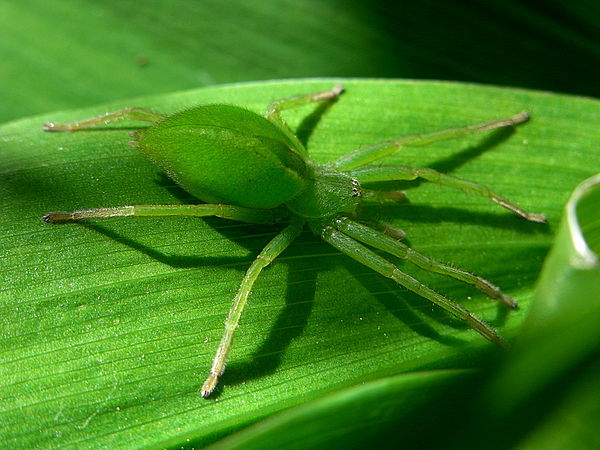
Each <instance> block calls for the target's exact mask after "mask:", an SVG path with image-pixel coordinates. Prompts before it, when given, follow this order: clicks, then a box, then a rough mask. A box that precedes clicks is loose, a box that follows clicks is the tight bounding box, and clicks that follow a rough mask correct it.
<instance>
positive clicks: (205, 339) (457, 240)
mask: <svg viewBox="0 0 600 450" xmlns="http://www.w3.org/2000/svg"><path fill="white" fill-rule="evenodd" d="M335 81H336V82H337V81H338V80H335ZM333 82H334V81H331V80H298V81H291V82H269V83H257V84H245V85H230V86H222V87H215V88H205V89H198V90H194V91H187V92H179V93H173V94H168V95H163V96H158V97H147V98H141V99H136V100H130V101H122V102H118V103H113V104H110V105H105V106H101V107H94V108H87V109H84V110H78V111H68V112H56V113H53V114H48V115H45V116H39V117H34V118H30V119H25V120H21V121H17V122H13V123H10V124H7V125H4V126H2V127H1V128H0V146H1V150H0V155H1V158H2V165H1V167H2V172H3V173H2V177H0V192H2V198H3V214H2V218H1V219H0V221H1V225H2V229H3V230H5V231H4V235H3V239H2V240H0V256H1V258H2V264H1V266H0V274H1V277H2V288H1V291H0V308H2V314H1V316H0V317H2V319H1V320H2V325H1V328H0V330H1V331H0V352H1V355H2V356H1V359H0V384H1V385H2V388H1V397H0V398H1V400H0V423H2V424H3V427H2V428H1V429H0V439H1V440H2V441H3V442H6V443H8V444H9V445H13V446H14V445H16V444H19V445H22V446H24V445H35V446H62V445H76V446H85V445H87V446H94V447H114V446H133V445H135V446H149V445H159V444H160V443H161V442H168V443H170V444H172V445H175V443H178V444H184V443H185V441H186V439H189V440H190V441H191V442H194V443H195V444H196V445H201V444H205V443H209V442H213V441H215V440H217V439H218V438H219V437H222V436H224V435H226V434H229V433H231V432H232V431H235V430H238V429H240V428H242V427H244V426H245V425H247V424H249V423H252V422H255V421H257V420H258V419H260V418H263V417H266V416H268V415H270V414H272V413H274V412H276V411H281V410H283V409H286V408H289V407H292V406H295V405H299V404H301V403H305V402H308V401H310V400H312V399H316V398H319V397H322V396H324V395H326V394H327V393H330V392H335V391H337V390H338V389H341V388H344V387H350V386H355V385H357V384H359V383H362V382H365V381H369V380H377V379H380V378H381V377H384V376H387V375H392V374H401V373H407V372H412V371H415V370H418V369H423V368H429V369H431V368H445V369H457V368H458V369H462V368H468V367H480V366H482V364H483V363H484V361H485V360H486V359H487V358H489V357H493V356H494V355H495V353H490V352H492V351H493V349H491V346H490V344H488V343H487V342H486V341H484V340H483V339H482V338H481V337H480V336H479V335H477V334H476V333H474V332H472V331H470V330H468V329H466V328H465V327H464V326H463V324H462V323H457V321H455V320H453V319H450V318H448V317H447V316H446V315H445V314H444V313H442V312H439V311H438V310H437V309H435V308H434V307H433V306H432V305H431V304H429V303H428V302H426V301H424V300H423V299H422V298H420V297H418V296H416V295H413V294H411V293H408V292H406V291H404V290H402V289H400V288H398V287H397V286H396V285H395V284H393V283H391V282H388V281H387V280H385V279H383V278H382V277H380V276H378V275H377V274H375V273H372V272H371V271H369V270H368V269H366V268H364V267H362V266H360V265H358V264H355V263H353V262H351V261H349V260H348V258H345V257H343V256H342V255H339V254H338V253H336V252H335V251H334V250H333V249H332V248H331V247H329V246H327V245H326V244H324V243H323V242H321V241H319V239H318V238H316V237H315V236H312V235H311V234H310V233H308V232H306V233H304V234H303V235H302V236H301V237H300V239H299V240H298V242H297V243H296V244H295V245H294V246H293V247H291V248H290V249H288V250H287V251H286V252H285V253H284V254H283V255H282V257H280V258H279V259H278V260H277V261H276V263H275V264H273V265H272V266H271V267H270V268H269V269H268V270H266V271H265V272H264V273H263V275H262V276H261V278H260V279H259V281H258V283H257V284H256V286H255V289H254V290H253V293H252V296H251V298H250V303H249V306H248V310H247V311H246V313H245V315H244V317H243V319H242V325H241V327H240V328H239V330H238V332H237V335H236V340H235V346H234V349H233V352H232V354H231V361H230V364H229V366H228V371H227V373H226V375H225V376H224V378H223V382H222V390H221V391H220V392H219V395H218V396H217V397H216V398H215V399H213V400H209V401H205V400H203V399H201V398H200V396H199V394H198V388H199V386H200V384H201V382H202V379H203V377H204V376H205V374H206V371H207V370H208V368H209V366H210V362H211V359H212V356H213V352H214V351H215V348H216V345H217V343H218V340H219V338H220V334H221V331H222V326H223V319H224V317H225V314H226V312H227V310H228V307H229V304H230V301H231V298H232V296H233V293H234V292H235V290H236V288H237V285H238V283H239V282H240V280H241V277H242V274H243V271H244V270H245V269H246V268H247V267H248V264H249V263H250V261H252V259H253V258H254V257H255V256H256V254H257V253H258V252H259V251H260V249H261V247H262V246H264V245H265V244H266V242H267V241H268V240H269V239H270V237H271V236H273V235H274V233H275V232H276V229H273V228H270V227H260V226H251V225H247V224H239V223H235V222H227V221H222V220H218V219H214V220H206V221H203V220H200V219H194V218H168V219H167V218H165V219H156V220H144V219H138V220H133V219H119V220H110V221H103V222H100V221H98V222H90V223H87V224H66V225H51V224H45V223H43V222H41V220H40V217H41V216H42V215H43V214H44V213H46V212H48V211H51V210H72V209H80V208H90V207H100V206H106V207H108V206H121V205H126V204H136V203H137V204H140V203H149V204H152V203H154V204H169V203H186V202H192V201H194V199H191V198H190V197H189V196H188V195H187V194H186V193H185V192H183V191H182V190H181V189H179V188H178V187H177V186H175V185H174V184H173V183H172V182H171V181H169V180H168V179H166V178H165V177H164V176H161V175H160V174H158V172H157V170H156V169H155V168H154V167H153V166H152V165H151V164H150V163H149V162H147V161H146V160H144V159H143V158H142V157H141V156H140V155H138V154H137V153H136V152H135V150H134V149H132V148H130V147H128V146H127V145H126V142H127V140H128V132H129V131H130V130H131V128H130V126H129V125H128V124H123V125H118V124H117V125H115V126H110V127H108V128H110V131H105V130H101V129H95V130H90V131H85V132H78V133H44V132H42V131H41V125H42V124H43V123H44V122H48V121H69V120H74V119H80V118H83V117H87V116H91V115H94V114H98V113H101V112H105V111H107V110H111V109H116V108H119V107H124V106H141V107H151V108H153V109H156V110H159V111H164V112H174V111H177V110H180V109H182V108H185V107H188V106H191V105H195V104H199V103H211V102H224V103H232V104H238V105H243V106H246V107H248V108H250V109H252V110H255V111H257V112H259V111H263V110H264V108H265V106H266V104H267V103H269V102H270V101H271V100H273V99H277V98H281V97H285V96H288V95H291V94H297V93H304V92H311V91H315V90H318V89H323V88H327V87H330V86H331V85H332V84H333ZM344 84H345V85H346V87H347V92H346V93H345V94H344V95H343V96H342V98H340V100H339V101H338V102H336V103H335V104H333V105H331V107H329V108H325V109H323V108H315V107H303V108H301V109H299V110H298V111H290V112H289V113H287V112H286V117H287V118H289V121H290V124H291V125H292V127H293V128H294V129H297V130H298V135H299V137H300V138H301V139H302V140H305V141H308V148H309V150H310V151H311V154H312V155H313V157H314V159H315V160H317V161H318V162H325V161H330V160H332V159H333V158H335V157H336V156H339V155H341V154H344V153H346V152H348V151H350V150H352V149H354V148H357V147H359V146H361V145H368V144H372V143H375V142H379V141H382V140H386V139H391V138H393V137H396V136H399V135H402V134H407V133H415V132H422V131H432V130H436V129H440V128H445V127H450V126H459V125H465V124H469V123H475V122H478V121H483V120H489V119H494V118H500V117H505V116H507V115H511V114H514V113H516V112H519V111H521V110H524V109H527V110H529V111H530V112H531V114H532V120H531V121H530V122H529V123H527V124H524V125H522V126H519V127H518V128H517V129H515V130H514V131H511V130H504V131H498V132H495V133H491V134H487V135H481V136H473V137H470V138H465V139H460V140H456V141H450V142H445V143H438V144H435V145H431V146H428V147H424V148H413V149H406V150H403V151H402V152H399V153H398V154H397V155H395V156H394V157H392V158H390V159H389V162H390V163H399V164H404V165H412V166H428V167H433V168H436V169H439V170H442V171H444V172H448V173H452V174H453V175H457V176H460V177H463V178H467V179H471V180H476V181H479V182H481V183H483V184H485V185H488V186H490V187H492V188H493V189H495V190H497V191H498V192H500V193H501V194H503V195H505V196H507V197H508V198H510V199H512V200H514V201H516V202H517V203H519V204H521V205H522V206H523V207H525V208H527V209H529V210H535V211H536V212H544V213H546V214H547V215H548V217H549V221H550V225H549V226H543V225H539V224H533V223H527V222H524V221H523V220H521V219H519V218H518V217H514V216H512V215H510V214H509V213H507V212H506V211H504V210H502V209H500V208H498V207H497V206H496V205H493V204H490V203H489V202H487V201H486V200H485V199H482V198H478V197H473V196H469V195H466V194H464V193H462V192H455V191H452V190H450V189H445V188H442V187H439V186H434V185H432V184H429V183H413V184H402V185H400V187H402V188H406V189H407V191H408V195H409V198H410V202H407V203H401V204H398V205H387V206H385V207H384V206H381V207H375V208H371V209H370V210H369V211H367V213H368V214H369V216H370V217H374V218H379V219H382V220H385V221H388V222H390V223H392V224H393V225H396V226H398V227H401V228H403V229H405V230H406V231H407V233H408V242H409V243H410V244H411V245H412V246H413V247H414V248H416V249H418V250H420V251H422V252H424V253H425V254H427V255H429V256H432V257H435V258H437V259H440V260H443V261H445V262H450V263H452V264H453V265H456V266H457V267H461V268H464V269H467V270H471V271H474V272H476V273H478V274H480V275H482V276H484V277H486V278H488V279H490V280H492V281H493V282H496V283H497V284H499V285H500V286H501V287H503V289H504V290H505V291H507V292H508V293H509V294H511V295H513V296H514V297H516V298H517V299H518V300H519V301H520V304H521V309H520V310H518V311H515V312H511V313H510V314H507V313H506V311H505V310H504V309H503V308H501V307H498V306H497V305H496V304H494V303H493V302H492V301H490V300H488V299H486V298H483V296H482V295H480V294H479V293H478V292H475V291H473V290H472V289H471V288H470V287H469V286H464V285H461V284H460V283H457V282H455V281H453V280H448V279H445V278H443V277H439V276H434V275H432V274H429V273H423V272H420V271H418V270H417V269H415V268H413V267H410V266H408V265H407V264H404V263H402V262H399V265H400V267H401V268H402V269H403V270H406V271H407V272H410V273H412V274H414V275H415V276H418V277H419V278H420V279H421V280H423V281H424V282H426V283H427V284H428V285H430V286H432V287H433V288H434V289H436V290H439V291H440V292H442V293H444V294H446V295H448V296H449V297H450V298H453V299H456V300H458V301H460V302H461V303H462V304H463V305H464V306H465V307H467V308H469V309H470V310H472V311H473V312H474V313H476V314H478V315H480V316H482V317H483V318H485V319H486V320H488V321H490V322H491V323H492V324H494V325H495V326H497V327H499V328H501V330H502V333H503V334H504V335H505V336H507V337H511V336H514V335H515V334H517V333H518V330H519V328H520V325H521V323H522V322H523V319H524V317H525V316H526V313H527V310H528V306H529V300H530V299H531V297H532V295H533V286H534V283H535V280H536V278H537V274H538V272H539V270H540V267H541V263H542V260H543V258H544V255H545V253H546V251H547V250H548V248H549V247H550V244H551V239H552V233H553V229H554V227H556V226H557V224H558V221H559V217H560V214H561V210H562V205H563V203H564V202H565V201H566V200H567V198H568V196H569V193H570V191H571V190H572V189H573V188H574V187H575V186H576V185H577V184H578V183H579V182H580V181H581V180H583V179H585V178H586V177H588V176H590V175H592V174H593V173H594V172H596V171H597V170H598V167H597V164H596V163H595V162H596V161H598V160H599V158H598V156H599V154H598V153H599V152H600V150H598V148H597V146H596V145H595V143H596V142H597V141H598V138H599V137H600V136H599V135H600V126H599V125H600V123H599V122H600V114H599V103H598V102H597V101H594V100H590V99H585V98H576V97H569V96H562V95H553V94H547V93H539V92H529V91H523V90H514V89H502V88H494V87H484V86H477V85H469V84H453V83H442V82H414V81H376V80H371V81H359V80H345V81H344ZM315 111H316V112H315ZM131 125H134V124H131ZM232 163H234V164H241V163H242V162H238V161H234V162H232ZM411 186H412V187H411Z"/></svg>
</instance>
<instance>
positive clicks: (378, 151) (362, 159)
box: [332, 111, 529, 170]
mask: <svg viewBox="0 0 600 450" xmlns="http://www.w3.org/2000/svg"><path fill="white" fill-rule="evenodd" d="M527 119H529V114H527V112H525V111H523V112H521V113H519V114H515V115H514V116H512V117H508V118H506V119H499V120H492V121H490V122H482V123H478V124H475V125H469V126H466V127H461V128H448V129H446V130H440V131H434V132H432V133H423V134H409V135H406V136H401V137H399V138H397V139H394V140H391V141H386V142H380V143H378V144H374V145H370V146H368V147H363V148H359V149H357V150H354V151H353V152H350V153H347V154H345V155H344V156H342V157H341V158H338V159H336V160H335V161H334V162H333V163H332V166H333V167H335V168H336V169H339V170H348V169H354V168H356V167H360V166H364V165H365V164H369V163H371V162H373V161H375V160H377V159H380V158H384V157H386V156H389V155H391V154H393V153H395V152H397V151H398V150H400V149H401V148H402V147H419V146H423V145H427V144H431V143H432V142H437V141H443V140H447V139H454V138H458V137H461V136H468V135H470V134H476V133H483V132H485V131H489V130H494V129H496V128H502V127H509V126H513V125H517V124H519V123H522V122H525V121H526V120H527Z"/></svg>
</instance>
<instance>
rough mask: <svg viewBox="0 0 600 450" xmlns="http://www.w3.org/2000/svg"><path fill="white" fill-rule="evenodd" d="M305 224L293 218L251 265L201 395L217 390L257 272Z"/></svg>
mask: <svg viewBox="0 0 600 450" xmlns="http://www.w3.org/2000/svg"><path fill="white" fill-rule="evenodd" d="M303 226H304V221H303V220H300V219H294V221H293V222H292V223H291V224H290V225H289V226H288V227H286V228H285V229H283V230H282V231H281V232H280V233H279V234H278V235H277V236H275V237H274V238H273V239H272V240H271V241H270V242H269V243H268V244H267V245H266V247H265V248H264V249H263V250H262V251H261V252H260V254H259V255H258V256H257V257H256V259H255V260H254V262H253V263H252V265H250V267H249V268H248V271H247V272H246V274H245V275H244V279H243V280H242V283H241V284H240V287H239V289H238V292H237V294H236V296H235V298H234V299H233V303H232V305H231V309H230V310H229V314H228V315H227V319H225V332H224V333H223V337H222V338H221V343H220V344H219V348H218V349H217V353H216V355H215V359H214V360H213V364H212V367H211V369H210V375H209V376H208V378H207V379H206V381H205V382H204V384H203V385H202V389H201V391H200V393H201V394H202V397H204V398H207V397H208V396H209V395H210V394H211V393H212V392H213V391H214V390H215V388H216V387H217V383H218V381H219V377H220V376H221V375H223V372H224V371H225V363H226V362H227V356H228V355H229V351H230V350H231V343H232V341H233V333H234V331H235V329H236V328H237V327H238V324H239V322H240V318H241V317H242V313H243V312H244V308H245V306H246V302H247V300H248V295H250V291H251V290H252V286H253V285H254V282H255V281H256V279H257V278H258V275H259V274H260V272H261V271H262V270H263V269H264V268H265V267H266V266H268V265H269V264H270V263H271V262H272V261H273V260H274V259H275V258H276V257H277V256H279V255H280V254H281V252H283V251H284V250H285V249H286V248H287V247H288V246H289V245H290V244H291V243H292V242H293V241H294V239H296V238H297V237H298V235H299V234H300V232H301V231H302V227H303Z"/></svg>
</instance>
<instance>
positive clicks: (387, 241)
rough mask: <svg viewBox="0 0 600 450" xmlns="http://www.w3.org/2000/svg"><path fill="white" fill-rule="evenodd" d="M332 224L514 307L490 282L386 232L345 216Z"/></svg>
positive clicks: (397, 255) (368, 243)
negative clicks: (415, 248) (430, 255)
mask: <svg viewBox="0 0 600 450" xmlns="http://www.w3.org/2000/svg"><path fill="white" fill-rule="evenodd" d="M333 225H334V226H335V228H336V229H337V230H339V231H341V232H343V233H344V234H347V235H348V236H350V237H351V238H353V239H356V240H357V241H359V242H362V243H363V244H366V245H369V246H371V247H374V248H377V249H379V250H383V251H384V252H386V253H389V254H390V255H394V256H396V257H398V258H401V259H405V260H407V261H409V262H411V263H413V264H415V265H416V266H419V267H420V268H421V269H424V270H427V271H429V272H435V273H439V274H442V275H446V276H449V277H452V278H454V279H456V280H459V281H462V282H464V283H467V284H470V285H472V286H474V287H476V288H477V289H479V290H480V291H481V292H483V293H484V294H486V295H487V296H488V297H490V298H493V299H496V300H498V301H500V302H502V303H504V304H505V305H506V306H508V307H510V308H516V307H517V302H515V300H514V299H512V298H511V297H509V296H508V295H506V294H504V293H503V292H502V291H501V290H500V288H499V287H498V286H496V285H494V284H492V283H490V282H489V281H488V280H486V279H484V278H481V277H478V276H476V275H473V274H472V273H469V272H467V271H465V270H461V269H457V268H456V267H451V266H448V265H446V264H443V263H441V262H439V261H435V260H433V259H431V258H428V257H427V256H425V255H423V254H421V253H419V252H417V251H415V250H413V249H412V248H410V247H409V246H408V245H406V244H403V243H402V242H399V241H398V240H397V239H394V238H393V237H390V236H389V235H387V234H386V233H383V232H380V231H377V230H374V229H373V228H371V227H368V226H365V225H362V224H360V223H358V222H354V221H353V220H350V219H348V218H347V217H340V218H338V219H335V221H334V222H333Z"/></svg>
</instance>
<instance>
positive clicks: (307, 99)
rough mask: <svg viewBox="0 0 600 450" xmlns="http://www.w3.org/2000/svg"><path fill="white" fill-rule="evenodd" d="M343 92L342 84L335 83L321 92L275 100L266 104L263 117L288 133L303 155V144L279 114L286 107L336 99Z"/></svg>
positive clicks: (304, 150) (290, 107)
mask: <svg viewBox="0 0 600 450" xmlns="http://www.w3.org/2000/svg"><path fill="white" fill-rule="evenodd" d="M343 92H344V86H342V85H341V84H336V85H335V86H333V87H332V88H331V89H329V90H327V91H321V92H313V93H310V94H303V95H296V96H293V97H286V98H282V99H279V100H275V101H274V102H272V103H270V104H269V106H267V111H266V113H265V117H266V118H267V119H269V120H271V121H273V122H276V123H277V124H278V125H279V126H280V128H281V129H282V130H283V131H284V132H285V133H286V134H287V135H288V138H290V139H291V140H292V141H293V142H294V143H295V144H296V148H297V149H301V150H302V151H303V153H305V156H306V154H307V152H306V149H305V148H304V145H303V144H302V143H301V142H300V140H299V139H298V137H297V136H296V134H295V133H294V131H293V130H292V129H291V128H290V127H289V125H288V124H287V122H286V121H285V120H284V118H283V117H282V116H281V112H282V111H285V110H286V109H292V108H296V107H298V106H302V105H306V104H309V103H314V102H323V101H329V100H333V99H336V98H337V97H339V96H340V95H341V94H342V93H343Z"/></svg>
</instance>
